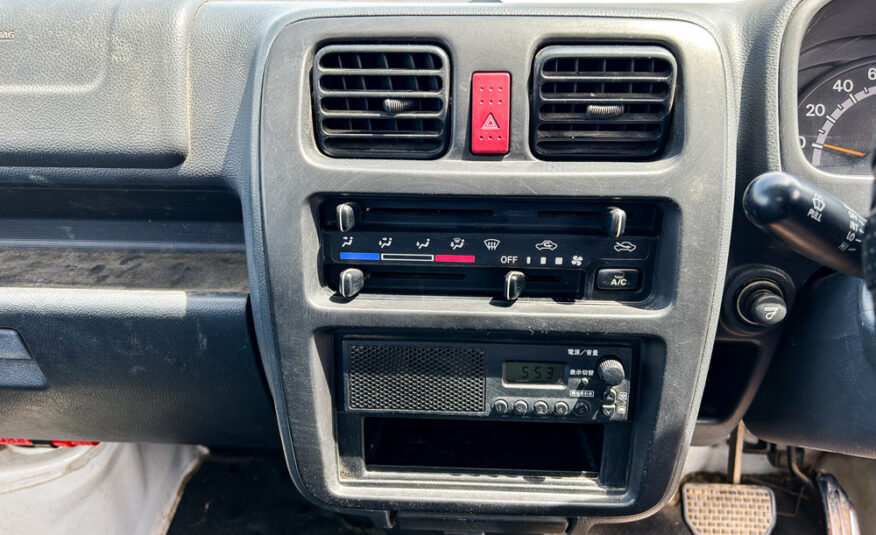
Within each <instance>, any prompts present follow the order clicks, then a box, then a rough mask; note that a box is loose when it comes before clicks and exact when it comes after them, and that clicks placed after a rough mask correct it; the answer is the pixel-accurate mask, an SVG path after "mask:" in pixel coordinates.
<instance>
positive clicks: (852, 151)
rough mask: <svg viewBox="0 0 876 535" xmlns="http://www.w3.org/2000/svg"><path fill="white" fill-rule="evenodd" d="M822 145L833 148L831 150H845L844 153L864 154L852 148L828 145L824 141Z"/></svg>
mask: <svg viewBox="0 0 876 535" xmlns="http://www.w3.org/2000/svg"><path fill="white" fill-rule="evenodd" d="M823 146H824V147H825V148H828V149H833V150H838V151H840V152H845V153H846V154H853V155H855V156H866V154H864V153H863V152H858V151H856V150H852V149H844V148H842V147H837V146H836V145H828V144H827V143H825V144H824V145H823Z"/></svg>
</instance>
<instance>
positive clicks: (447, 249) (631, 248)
mask: <svg viewBox="0 0 876 535" xmlns="http://www.w3.org/2000/svg"><path fill="white" fill-rule="evenodd" d="M319 222H320V228H321V245H322V253H323V254H322V260H323V264H324V276H325V281H326V283H327V285H328V286H329V287H331V288H332V289H333V290H335V291H337V292H338V293H339V294H340V295H341V296H344V297H352V296H354V295H356V294H357V293H359V292H378V293H408V294H411V293H413V294H449V295H453V294H456V295H490V296H493V297H497V298H498V297H501V298H504V299H506V300H512V301H513V300H515V299H517V298H519V297H521V296H522V297H551V298H561V299H610V300H620V301H641V300H644V299H646V298H647V297H648V296H649V295H650V293H651V287H652V282H653V281H652V278H653V276H654V271H655V270H654V264H655V257H656V253H657V249H658V246H659V242H660V228H661V224H662V210H661V206H660V205H659V204H658V203H656V202H645V201H600V200H569V199H546V200H545V199H538V200H534V199H499V200H497V199H486V198H484V199H479V198H448V197H443V198H432V197H428V198H423V197H420V198H416V199H414V198H406V197H381V198H374V197H363V198H356V199H351V198H344V197H339V198H329V199H326V200H324V201H323V202H322V203H321V205H320V212H319Z"/></svg>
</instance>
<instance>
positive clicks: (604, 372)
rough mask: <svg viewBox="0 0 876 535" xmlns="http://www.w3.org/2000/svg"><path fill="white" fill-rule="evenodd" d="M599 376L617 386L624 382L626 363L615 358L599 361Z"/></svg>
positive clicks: (597, 370)
mask: <svg viewBox="0 0 876 535" xmlns="http://www.w3.org/2000/svg"><path fill="white" fill-rule="evenodd" d="M596 372H597V373H598V374H599V378H600V379H602V382H604V383H605V384H607V385H608V386H617V385H619V384H621V383H622V382H624V376H625V374H624V365H623V364H621V361H619V360H617V359H614V358H607V359H605V360H603V361H602V362H600V363H599V367H598V368H597V369H596Z"/></svg>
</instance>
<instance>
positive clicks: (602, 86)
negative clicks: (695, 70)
mask: <svg viewBox="0 0 876 535" xmlns="http://www.w3.org/2000/svg"><path fill="white" fill-rule="evenodd" d="M675 78H676V63H675V58H674V57H673V56H672V54H671V53H670V52H669V51H668V50H666V49H664V48H662V47H658V46H595V45H594V46H549V47H547V48H544V49H542V50H541V51H540V52H539V53H538V55H537V56H536V57H535V76H534V77H533V88H532V106H533V108H532V150H533V152H534V153H535V155H536V156H538V157H539V158H542V159H545V160H643V159H650V158H654V157H656V156H658V155H659V154H660V152H661V151H662V150H663V146H664V144H665V142H666V135H667V131H668V128H669V119H670V114H671V111H672V102H673V97H674V94H675Z"/></svg>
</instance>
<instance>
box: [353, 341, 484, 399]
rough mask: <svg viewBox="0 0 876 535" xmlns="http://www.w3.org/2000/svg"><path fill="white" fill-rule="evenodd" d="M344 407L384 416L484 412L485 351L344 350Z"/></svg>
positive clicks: (365, 346) (373, 346) (372, 346)
mask: <svg viewBox="0 0 876 535" xmlns="http://www.w3.org/2000/svg"><path fill="white" fill-rule="evenodd" d="M347 351H348V355H347V359H348V362H347V365H348V368H347V374H348V375H347V386H348V396H349V399H348V405H349V408H350V409H353V410H357V409H358V410H376V411H387V412H483V410H484V397H485V383H486V364H485V360H486V358H485V353H484V350H483V349H481V348H477V347H466V346H430V345H396V344H351V345H349V346H347Z"/></svg>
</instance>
